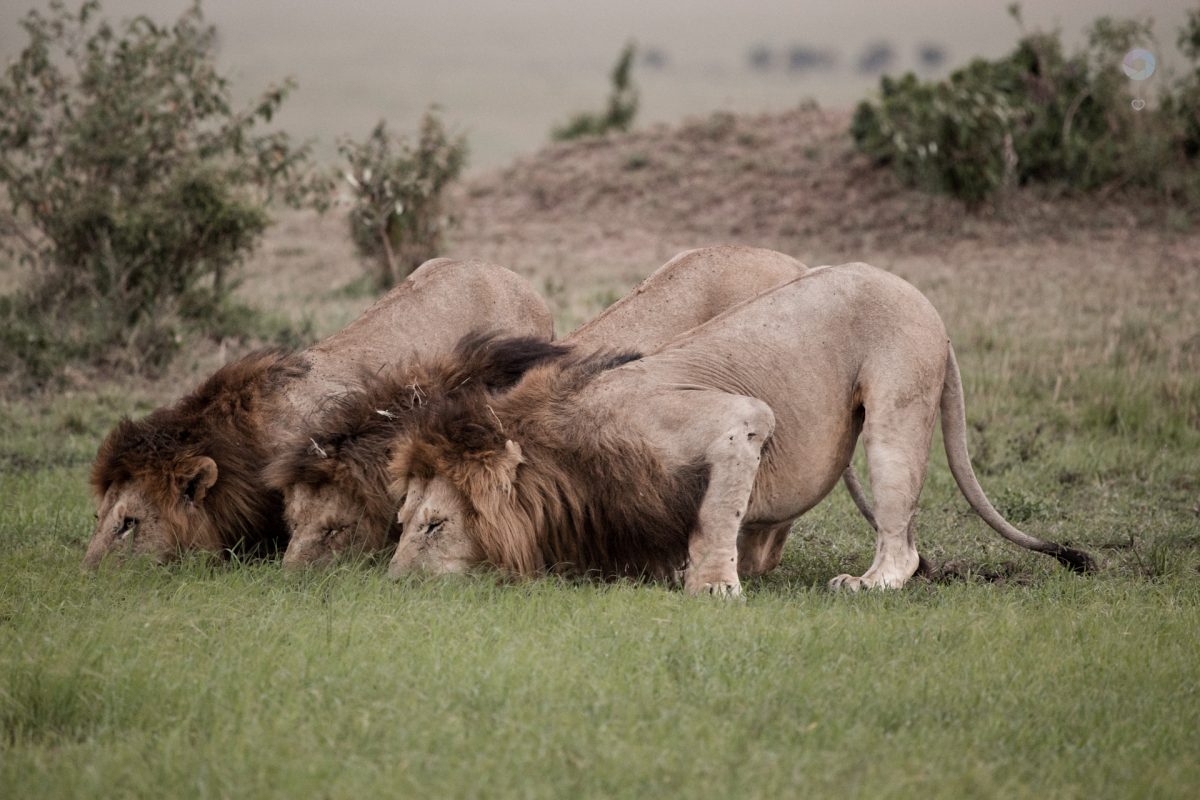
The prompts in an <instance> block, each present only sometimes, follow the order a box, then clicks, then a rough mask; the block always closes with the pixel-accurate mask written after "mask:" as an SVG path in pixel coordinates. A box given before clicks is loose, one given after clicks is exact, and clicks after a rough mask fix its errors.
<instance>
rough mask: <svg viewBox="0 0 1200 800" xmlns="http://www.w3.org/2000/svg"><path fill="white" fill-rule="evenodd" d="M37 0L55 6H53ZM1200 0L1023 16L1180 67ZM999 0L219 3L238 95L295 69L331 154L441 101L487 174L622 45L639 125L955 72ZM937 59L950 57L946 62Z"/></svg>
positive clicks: (154, 3)
mask: <svg viewBox="0 0 1200 800" xmlns="http://www.w3.org/2000/svg"><path fill="white" fill-rule="evenodd" d="M43 5H44V4H43ZM186 5H187V3H186V2H185V0H109V2H107V3H105V8H106V10H107V12H108V13H109V14H110V15H111V16H117V17H127V16H130V15H132V14H136V13H150V14H152V15H153V16H154V17H155V18H157V19H169V18H172V17H173V16H175V15H176V14H177V13H178V12H179V11H181V10H182V9H183V8H185V7H186ZM1195 5H1196V0H1153V1H1152V2H1151V1H1147V0H1130V1H1127V2H1120V1H1119V0H1043V1H1042V2H1026V3H1025V4H1024V14H1025V18H1026V22H1027V25H1029V26H1030V27H1052V26H1056V25H1057V26H1060V27H1061V28H1062V29H1063V31H1064V33H1065V34H1066V35H1067V39H1068V40H1069V41H1078V39H1079V33H1080V31H1081V30H1082V28H1083V26H1084V25H1085V24H1086V23H1087V22H1089V21H1090V20H1092V19H1094V18H1095V17H1097V16H1099V15H1102V14H1113V15H1119V16H1152V17H1154V18H1155V19H1156V21H1157V22H1158V30H1159V35H1160V39H1161V40H1162V45H1161V50H1162V51H1163V55H1165V56H1166V59H1165V60H1166V61H1168V62H1169V61H1170V60H1171V59H1172V58H1173V56H1172V55H1171V54H1172V53H1173V52H1174V31H1175V29H1176V28H1177V27H1178V25H1179V23H1180V21H1181V20H1182V19H1183V16H1184V12H1185V10H1186V9H1187V8H1190V7H1195ZM1006 6H1007V3H1006V2H1004V0H996V1H993V0H987V1H986V2H984V1H981V0H914V1H913V2H884V1H883V0H879V1H878V2H865V1H864V0H804V1H801V0H791V1H790V2H785V1H784V0H742V1H741V2H736V3H735V2H730V0H697V1H696V2H667V1H666V0H604V1H603V2H598V1H596V0H475V2H461V1H458V0H440V2H405V1H404V0H343V1H342V2H337V3H332V2H317V1H316V0H310V2H302V1H300V0H208V2H205V4H204V7H205V10H206V13H207V16H208V17H209V19H210V20H211V21H212V22H214V23H215V24H216V25H217V27H218V30H219V31H220V35H221V40H220V41H221V48H220V60H221V63H222V65H223V67H224V68H225V70H226V71H227V72H228V73H229V74H230V75H231V76H232V77H233V78H234V79H235V87H236V88H237V91H238V93H239V94H240V95H243V96H245V95H248V94H250V93H251V91H252V90H255V89H258V88H261V87H263V86H265V85H266V84H267V83H269V82H270V81H272V80H276V79H279V78H282V77H284V76H287V75H291V76H294V77H295V78H297V79H298V81H299V83H300V90H299V91H298V92H297V93H296V94H295V95H293V97H292V98H291V99H290V100H289V102H288V105H287V106H286V108H285V110H284V113H283V114H282V115H281V117H280V124H281V125H283V126H285V127H287V128H288V129H289V130H290V131H292V132H293V133H294V134H295V135H297V136H300V137H304V138H308V137H311V138H314V139H316V140H317V143H318V150H319V152H320V153H322V154H324V155H328V154H331V153H332V152H333V147H334V141H335V139H336V137H337V136H338V135H341V134H347V133H349V134H353V135H354V136H356V137H360V136H362V135H364V134H365V133H366V131H367V130H368V129H369V128H370V126H371V125H372V124H373V123H374V122H375V121H376V120H378V119H379V118H381V117H384V118H387V119H388V120H389V121H390V122H392V123H394V125H395V126H396V127H397V128H401V129H411V128H412V127H413V126H414V125H415V121H416V119H417V118H418V117H419V115H420V113H421V112H422V110H424V109H425V108H426V107H427V106H428V105H429V104H431V103H438V104H439V105H441V106H442V108H443V109H444V113H445V115H446V117H447V118H448V119H449V120H450V121H451V123H452V124H453V125H455V126H456V127H458V128H459V129H460V130H464V131H466V132H467V133H468V135H469V137H470V139H471V144H472V151H473V158H472V164H473V166H474V167H476V168H480V167H487V166H492V165H496V164H500V163H503V162H505V161H507V160H508V159H510V158H511V157H512V156H514V155H516V154H519V153H522V152H529V151H532V150H534V149H536V148H537V147H538V146H539V145H540V144H541V143H543V142H545V140H546V134H547V131H548V130H549V129H550V127H551V126H552V125H553V124H554V123H556V122H559V121H562V120H563V119H564V118H565V117H567V116H568V115H569V114H570V113H571V112H573V111H577V110H585V109H589V108H596V107H599V105H600V104H601V103H602V102H603V98H604V95H605V92H606V82H607V71H608V69H609V68H610V66H611V64H612V62H613V60H614V59H615V57H616V55H617V53H618V51H619V50H620V48H621V46H622V44H623V43H624V42H625V41H627V40H628V39H631V38H632V39H636V40H637V41H638V42H639V43H640V44H641V45H642V46H643V48H653V49H655V50H657V51H659V52H660V53H661V54H662V55H663V56H665V61H666V63H665V65H664V66H662V67H661V68H658V69H651V68H650V67H649V66H647V65H641V66H640V67H639V69H638V70H637V72H636V74H635V77H636V79H637V81H638V83H639V85H640V87H641V90H642V116H641V117H640V118H639V123H642V124H645V123H647V122H653V121H660V120H673V119H678V118H679V117H681V116H684V115H687V114H700V113H706V112H708V111H712V110H716V109H731V110H759V109H771V108H786V107H790V106H794V105H795V104H797V103H798V102H799V101H800V100H802V99H804V98H807V97H811V98H814V99H816V100H817V101H819V102H820V103H821V104H823V105H833V106H850V105H852V104H853V103H854V102H855V101H856V100H858V99H860V98H861V97H863V96H864V95H865V94H866V93H867V92H869V91H870V90H871V89H872V88H873V87H874V86H875V85H876V84H877V81H878V78H877V76H873V75H863V74H860V72H859V71H858V69H857V68H856V65H857V62H858V60H859V58H860V56H861V55H862V53H863V52H864V51H865V49H866V48H868V47H869V46H871V45H872V44H874V43H878V42H885V43H887V44H888V45H890V47H891V48H892V49H893V51H894V53H895V59H894V61H893V63H892V66H891V70H892V71H899V70H906V69H915V68H917V67H918V66H919V61H918V58H917V50H918V47H919V46H921V45H922V44H926V43H931V44H936V45H938V46H940V47H941V48H943V49H944V50H945V51H946V53H947V55H948V59H947V61H946V65H945V68H949V67H952V66H955V65H958V64H961V63H962V62H964V61H965V60H967V59H968V58H969V57H971V56H974V55H989V56H994V55H998V54H1000V53H1003V52H1004V51H1006V50H1007V49H1009V48H1010V47H1011V46H1012V44H1013V42H1014V41H1015V39H1016V37H1017V35H1018V32H1017V29H1016V26H1015V25H1014V24H1013V22H1012V21H1011V20H1010V19H1009V18H1008V16H1007V14H1006V12H1005V8H1006ZM29 7H31V5H30V4H29V3H28V2H25V0H6V2H4V3H3V7H0V56H2V57H3V59H4V60H5V61H7V60H8V58H10V57H11V56H12V55H13V54H14V53H15V52H16V50H17V49H18V48H19V47H20V46H21V44H22V43H23V41H24V36H23V34H22V33H21V31H20V30H19V28H17V26H16V24H15V23H16V21H17V20H18V19H19V18H20V16H21V15H22V14H23V13H24V12H25V10H27V9H28V8H29ZM760 46H761V47H766V48H768V49H769V50H770V51H771V52H772V53H774V54H777V55H779V54H782V55H783V58H784V59H786V54H787V52H788V51H789V49H790V48H793V47H795V46H805V47H808V48H814V49H817V50H829V51H831V53H832V54H833V55H834V56H835V60H834V62H833V64H832V65H830V66H828V67H827V68H824V69H820V70H811V71H809V72H805V73H796V72H793V71H789V70H787V69H786V68H784V67H783V66H779V67H777V68H774V69H770V70H765V71H760V70H754V69H751V67H750V66H749V58H748V57H749V53H750V51H751V50H752V49H753V48H755V47H760ZM943 71H944V69H943Z"/></svg>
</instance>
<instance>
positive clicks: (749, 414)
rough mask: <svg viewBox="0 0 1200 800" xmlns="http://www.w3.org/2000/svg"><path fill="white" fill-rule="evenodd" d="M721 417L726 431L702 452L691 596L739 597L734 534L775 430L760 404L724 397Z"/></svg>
mask: <svg viewBox="0 0 1200 800" xmlns="http://www.w3.org/2000/svg"><path fill="white" fill-rule="evenodd" d="M720 402H721V403H722V404H723V405H724V406H726V408H725V409H724V410H723V413H722V414H721V417H722V418H723V419H724V420H726V423H725V424H726V426H727V427H726V429H725V430H724V431H723V432H722V433H721V435H720V436H718V437H717V438H716V439H715V440H713V441H712V442H711V443H710V444H709V446H708V447H707V449H706V451H705V458H706V460H707V462H708V465H709V481H708V489H707V491H706V492H705V493H704V500H703V501H702V502H701V504H700V513H699V519H698V523H697V529H696V530H695V531H694V532H693V534H692V537H691V539H690V540H689V542H688V568H687V572H686V574H685V576H684V591H686V592H687V593H688V594H691V595H698V594H711V595H718V596H723V597H737V596H739V595H740V594H741V591H742V587H741V582H740V581H739V580H738V531H739V530H740V529H741V526H742V522H743V520H744V519H745V516H746V511H747V508H748V506H749V503H750V493H751V491H752V490H753V488H754V478H755V475H756V474H757V473H758V467H759V463H760V462H761V460H762V448H763V445H764V444H765V443H766V441H767V439H768V438H769V437H770V435H771V433H772V431H773V430H774V427H775V415H774V413H773V412H772V411H771V409H770V407H769V406H768V405H767V404H766V403H763V402H762V401H760V400H755V399H754V398H750V397H743V396H739V395H725V396H723V397H722V398H720Z"/></svg>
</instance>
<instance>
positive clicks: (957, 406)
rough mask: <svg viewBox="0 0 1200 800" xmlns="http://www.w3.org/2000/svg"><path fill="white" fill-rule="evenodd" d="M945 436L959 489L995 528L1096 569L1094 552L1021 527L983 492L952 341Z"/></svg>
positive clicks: (1074, 564) (1071, 564)
mask: <svg viewBox="0 0 1200 800" xmlns="http://www.w3.org/2000/svg"><path fill="white" fill-rule="evenodd" d="M942 439H943V442H944V444H945V446H946V460H947V461H949V462H950V472H951V473H952V474H953V475H954V480H955V482H956V483H957V484H958V488H959V491H961V492H962V493H963V496H964V497H966V498H967V502H968V503H970V504H971V508H973V509H975V512H976V513H977V514H979V516H981V517H982V518H983V521H984V522H986V523H987V524H988V525H989V526H991V528H992V530H994V531H996V532H997V533H999V534H1000V535H1001V536H1003V537H1004V538H1005V539H1008V540H1009V541H1010V542H1012V543H1013V544H1016V545H1020V546H1021V547H1024V548H1026V549H1029V550H1033V551H1035V552H1038V553H1045V554H1046V555H1049V556H1054V557H1055V558H1056V559H1058V561H1059V563H1060V564H1062V565H1063V566H1064V567H1066V568H1067V569H1069V570H1071V571H1072V572H1080V573H1084V572H1095V570H1096V562H1095V561H1094V560H1093V559H1092V557H1091V556H1090V555H1088V554H1087V553H1085V552H1084V551H1082V550H1076V549H1074V548H1071V547H1066V546H1064V545H1061V544H1055V543H1054V542H1047V541H1043V540H1042V539H1038V538H1037V537H1035V536H1030V535H1029V534H1027V533H1025V532H1023V531H1020V530H1018V529H1017V528H1015V527H1013V526H1012V525H1011V524H1009V522H1008V520H1006V519H1005V518H1004V517H1003V516H1001V514H1000V512H999V511H997V510H996V508H995V507H994V506H993V505H992V503H991V501H990V500H988V498H987V495H985V494H984V493H983V487H982V486H980V485H979V479H978V478H976V477H975V470H974V469H973V468H972V467H971V456H970V455H969V454H968V453H967V412H966V405H965V403H964V401H963V388H962V376H961V375H960V374H959V371H958V360H957V359H955V357H954V348H953V347H952V346H950V345H949V344H947V347H946V378H945V381H944V383H943V384H942Z"/></svg>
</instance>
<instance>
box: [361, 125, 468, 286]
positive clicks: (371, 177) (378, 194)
mask: <svg viewBox="0 0 1200 800" xmlns="http://www.w3.org/2000/svg"><path fill="white" fill-rule="evenodd" d="M338 149H339V151H340V152H341V154H342V155H343V156H344V157H345V158H346V160H347V161H349V162H350V169H349V171H348V172H347V173H346V180H347V182H348V183H349V184H350V187H351V189H352V190H353V192H354V205H353V207H352V208H351V210H350V233H351V236H352V237H353V238H354V243H355V244H356V245H357V247H358V250H359V252H360V253H362V254H363V255H364V256H366V257H367V258H369V259H371V260H372V261H373V262H374V263H375V264H376V276H377V282H378V286H379V288H380V289H381V290H383V289H387V288H390V287H391V286H392V285H393V284H394V283H395V282H396V281H398V280H401V279H403V278H404V277H405V276H406V275H408V274H409V273H410V272H412V271H413V270H414V269H416V268H417V267H418V266H420V265H421V263H422V262H423V261H426V260H427V259H430V258H433V257H434V256H436V255H437V254H438V251H439V250H440V249H441V246H442V234H443V233H444V232H445V229H446V227H447V226H448V224H449V218H448V217H447V216H446V214H445V212H444V208H443V204H444V200H443V193H444V191H445V189H446V187H447V186H448V185H449V184H450V183H451V182H452V181H454V180H456V179H457V178H458V176H459V175H460V174H461V173H462V170H463V167H464V166H465V164H466V157H467V144H466V140H465V139H464V138H463V137H461V136H451V135H449V134H448V133H447V132H446V128H445V126H443V125H442V121H441V119H440V118H439V117H438V115H437V114H436V112H435V111H433V110H430V111H428V112H427V113H426V114H425V116H424V118H423V119H422V120H421V130H420V134H419V136H418V139H417V143H416V146H415V147H414V146H413V145H411V144H410V143H409V142H408V141H407V140H406V139H404V138H401V137H395V136H393V135H392V134H391V133H389V132H388V129H387V125H386V123H384V122H382V121H381V122H380V123H379V124H378V125H376V126H375V128H374V130H372V131H371V135H370V136H368V137H367V140H366V141H365V142H361V143H359V142H354V141H351V140H345V141H343V142H342V143H341V145H340V146H339V148H338Z"/></svg>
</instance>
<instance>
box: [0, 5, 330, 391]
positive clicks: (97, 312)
mask: <svg viewBox="0 0 1200 800" xmlns="http://www.w3.org/2000/svg"><path fill="white" fill-rule="evenodd" d="M100 12H101V9H100V4H99V3H98V2H96V1H95V0H89V1H88V2H84V3H83V4H82V6H80V7H79V10H78V11H77V12H74V11H70V10H68V9H67V8H66V6H65V5H64V4H63V3H62V2H61V0H54V2H51V3H50V4H49V7H48V9H47V10H46V11H45V12H42V11H38V10H34V11H30V12H29V13H28V14H27V15H26V16H25V17H24V19H23V20H22V21H21V26H22V27H23V28H24V30H25V33H26V35H27V36H28V43H27V44H26V46H25V48H24V50H22V51H21V53H20V54H19V55H18V56H17V58H16V59H15V60H14V61H13V62H12V63H11V64H10V65H9V66H8V68H7V69H6V71H5V72H4V74H3V76H2V77H0V184H2V185H3V187H4V190H5V198H6V200H7V203H6V204H4V205H3V206H2V207H0V235H2V236H3V239H4V243H5V244H6V246H7V248H8V250H9V251H10V252H11V253H12V254H13V255H15V256H16V257H17V258H19V259H20V260H21V261H23V262H24V263H25V264H26V265H27V266H28V267H29V268H30V275H31V279H30V282H29V284H28V285H27V286H26V288H25V290H24V292H23V293H22V294H21V296H20V298H19V299H17V300H16V301H15V302H9V303H7V304H6V305H7V309H6V311H7V313H6V314H5V317H6V324H9V325H11V326H13V327H15V328H16V329H20V330H23V331H25V335H24V336H23V337H22V336H19V335H17V334H13V333H11V332H10V334H9V335H7V336H6V339H12V338H13V337H14V336H15V337H16V338H18V339H19V340H20V341H21V342H22V346H21V347H19V348H17V352H16V353H15V356H16V357H17V358H19V359H21V360H23V361H26V362H27V363H26V366H33V367H34V372H39V373H40V372H44V371H45V369H47V368H49V367H50V365H53V364H55V363H60V362H62V361H64V360H72V359H75V358H84V359H95V358H99V357H102V356H103V355H104V354H105V353H107V352H109V351H111V350H112V349H113V348H115V347H118V346H121V347H129V346H136V347H137V348H138V349H140V350H145V349H146V345H145V344H144V342H147V341H154V340H156V339H160V340H166V339H169V338H170V337H168V336H160V337H156V336H155V335H154V333H153V332H154V330H155V329H156V328H157V327H158V326H160V325H161V324H162V323H163V321H164V320H166V319H168V318H171V317H173V316H174V315H176V314H177V313H179V312H180V311H181V302H180V301H181V298H183V297H184V296H185V295H187V296H188V297H189V302H188V310H190V313H191V316H192V318H193V320H196V321H203V320H204V319H205V317H206V315H207V313H208V311H209V310H210V309H211V308H213V307H215V306H216V305H217V304H219V303H220V302H221V301H222V299H223V297H224V296H225V295H226V293H227V292H228V290H229V288H230V286H231V285H232V283H233V280H234V278H235V269H236V268H237V267H238V266H239V265H240V263H241V261H242V259H243V258H244V256H245V255H246V254H247V253H248V252H249V251H250V249H251V248H252V246H253V245H254V243H255V242H256V241H257V239H258V237H259V236H260V234H261V233H262V232H263V230H264V228H265V227H266V225H267V223H268V216H267V212H266V207H267V203H268V202H269V201H270V200H271V199H272V197H273V196H275V195H278V196H281V197H282V198H283V199H285V200H289V201H292V202H296V203H298V202H301V201H302V200H305V199H319V198H320V196H321V194H320V192H321V189H322V185H321V181H320V180H316V179H311V178H309V177H307V176H306V173H305V165H306V157H307V152H306V149H305V148H303V147H300V148H297V147H294V146H293V145H292V144H291V143H290V141H289V139H288V138H287V136H286V135H285V134H283V133H277V132H276V133H260V132H259V126H260V124H262V123H267V122H269V121H270V120H271V118H272V117H273V116H274V114H275V113H276V111H277V110H278V109H279V107H280V105H281V104H282V103H283V101H284V98H285V97H286V96H287V93H288V91H289V89H290V85H288V84H284V85H283V86H279V87H274V88H271V89H269V90H268V91H266V92H265V93H264V94H263V95H262V96H261V97H260V98H259V99H258V100H257V101H256V102H255V103H253V104H252V105H251V106H250V107H248V108H245V109H240V110H239V109H234V108H233V106H232V103H231V100H230V90H229V84H228V81H227V80H226V79H225V78H223V77H221V76H220V75H219V74H218V73H217V72H216V69H215V59H214V47H215V30H214V29H213V27H212V26H210V25H208V24H206V23H205V21H204V17H203V14H202V12H201V8H200V5H199V3H196V4H194V5H192V6H191V7H190V8H189V9H188V10H187V11H185V12H184V14H183V15H182V16H181V17H180V18H179V19H178V20H177V21H176V22H175V23H174V24H173V25H170V26H162V25H159V24H157V23H155V22H153V21H152V20H150V19H149V18H147V17H144V16H139V17H137V18H135V19H133V20H131V21H127V22H124V23H122V24H120V25H113V24H111V23H110V22H108V21H107V20H104V19H102V18H100V16H99V15H100ZM139 339H140V340H143V344H142V345H138V343H137V341H136V340H139ZM149 349H150V351H152V352H150V353H149V355H147V354H146V353H142V355H141V356H139V360H140V361H144V362H146V363H150V362H155V361H157V359H158V358H159V357H164V358H165V357H168V356H169V354H170V352H171V349H172V348H171V347H170V346H167V345H165V344H156V345H155V346H154V347H150V348H149ZM41 350H48V351H49V352H42V353H40V354H39V353H38V352H36V351H41ZM13 356H14V354H13V353H10V354H9V355H8V356H7V357H6V360H7V359H8V358H12V357H13Z"/></svg>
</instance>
